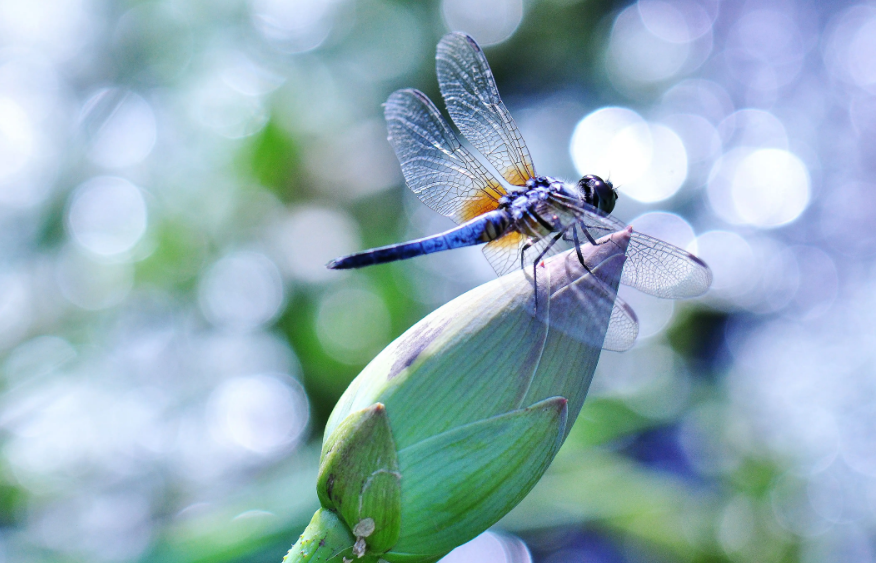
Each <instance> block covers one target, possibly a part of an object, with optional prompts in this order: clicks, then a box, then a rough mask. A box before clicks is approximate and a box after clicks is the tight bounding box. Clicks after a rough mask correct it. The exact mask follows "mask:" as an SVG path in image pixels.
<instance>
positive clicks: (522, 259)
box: [520, 238, 535, 270]
mask: <svg viewBox="0 0 876 563" xmlns="http://www.w3.org/2000/svg"><path fill="white" fill-rule="evenodd" d="M533 244H535V240H533V239H532V238H529V239H527V241H526V244H524V245H523V248H521V249H520V269H521V270H522V269H523V268H525V267H526V262H525V259H526V251H527V250H529V249H530V248H532V245H533Z"/></svg>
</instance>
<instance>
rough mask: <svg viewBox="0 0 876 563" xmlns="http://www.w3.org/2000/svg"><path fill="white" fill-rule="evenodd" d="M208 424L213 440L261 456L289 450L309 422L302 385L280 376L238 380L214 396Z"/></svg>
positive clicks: (226, 382) (221, 386)
mask: <svg viewBox="0 0 876 563" xmlns="http://www.w3.org/2000/svg"><path fill="white" fill-rule="evenodd" d="M207 416H208V424H209V428H210V431H211V434H212V435H213V438H214V439H215V440H217V441H218V442H220V443H223V444H229V445H232V446H235V447H238V448H242V449H245V450H249V451H252V452H255V453H258V454H262V455H270V454H275V453H278V452H280V451H285V450H288V449H289V448H290V447H292V446H293V445H295V443H296V442H298V440H299V439H300V438H301V437H302V435H303V434H304V431H305V429H306V428H307V422H308V419H309V407H308V403H307V395H306V394H305V393H304V388H303V387H302V386H301V384H300V383H298V382H297V381H295V380H294V379H292V378H291V377H288V376H283V375H281V374H259V375H247V376H239V377H234V378H232V379H229V380H227V381H225V382H223V383H222V384H221V385H220V386H219V387H218V388H217V389H216V390H215V391H214V392H213V393H212V395H211V397H210V401H209V405H208V409H207Z"/></svg>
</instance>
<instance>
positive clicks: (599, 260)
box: [285, 229, 630, 563]
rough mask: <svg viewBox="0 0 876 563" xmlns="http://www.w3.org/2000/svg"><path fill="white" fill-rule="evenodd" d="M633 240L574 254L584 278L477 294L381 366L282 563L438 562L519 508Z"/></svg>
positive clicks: (559, 434)
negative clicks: (315, 502) (300, 532)
mask: <svg viewBox="0 0 876 563" xmlns="http://www.w3.org/2000/svg"><path fill="white" fill-rule="evenodd" d="M629 237H630V231H629V230H628V229H625V230H623V231H619V232H617V233H614V234H613V235H611V236H610V237H606V238H604V239H602V240H601V241H600V242H602V243H604V244H598V245H596V246H585V247H582V252H583V253H584V258H585V262H586V263H587V264H588V265H589V268H588V269H585V268H584V267H582V266H581V264H580V263H579V260H578V257H577V256H576V254H575V253H574V252H571V253H565V254H562V255H560V256H557V257H554V258H552V259H550V260H547V261H546V262H545V263H543V264H540V265H539V266H538V268H537V272H536V277H537V283H536V284H535V285H536V286H537V287H536V289H533V280H532V271H531V270H530V271H528V272H527V271H518V272H515V273H513V274H509V275H507V276H504V277H502V278H500V279H498V280H495V281H493V282H490V283H487V284H484V285H482V286H480V287H478V288H475V289H473V290H471V291H469V292H468V293H466V294H464V295H462V296H460V297H458V298H456V299H454V300H453V301H451V302H450V303H448V304H446V305H444V306H443V307H441V308H440V309H438V310H436V311H435V312H433V313H432V314H430V315H429V316H427V317H426V318H425V319H423V320H422V321H420V322H419V323H417V324H416V325H414V326H413V327H412V328H411V329H409V330H408V331H407V332H405V333H404V334H403V335H402V336H400V337H399V338H398V339H396V340H395V341H394V342H392V343H391V344H390V345H389V346H388V347H387V348H386V349H384V350H383V351H382V352H381V353H380V354H378V356H377V357H376V358H375V359H374V360H373V361H372V362H371V363H370V364H369V365H368V366H367V367H365V369H364V370H363V371H362V373H360V374H359V376H358V377H357V378H356V379H355V380H354V381H353V382H352V383H351V384H350V386H349V388H348V389H347V391H346V392H345V393H344V395H343V396H342V397H341V399H340V400H339V401H338V404H337V405H336V406H335V409H334V411H333V412H332V414H331V417H330V418H329V421H328V424H327V425H326V429H325V439H324V442H323V453H322V458H321V462H320V472H319V478H318V483H317V492H318V495H319V499H320V503H321V504H322V506H323V508H322V509H320V511H318V512H317V514H316V515H315V516H314V519H313V521H312V522H311V523H310V525H309V526H308V527H307V530H305V533H304V535H302V536H301V538H300V539H299V541H298V543H296V544H295V546H293V548H292V550H290V552H289V554H288V555H287V558H286V560H285V561H288V562H289V563H293V562H303V561H320V562H322V561H333V562H334V561H337V562H338V563H342V562H345V561H352V560H356V561H362V562H367V563H379V562H380V561H385V562H388V563H414V562H431V561H436V560H438V559H440V558H441V557H443V556H444V555H445V554H447V553H448V552H450V551H451V550H452V549H453V548H455V547H457V546H459V545H461V544H463V543H465V542H467V541H469V540H471V539H472V538H474V537H475V536H477V535H478V534H480V533H481V532H483V531H484V530H486V529H487V528H488V527H490V526H491V525H493V524H494V523H495V522H497V521H498V520H499V519H500V518H501V517H502V516H504V515H505V514H506V513H507V512H508V511H509V510H511V509H512V508H513V507H514V506H515V505H517V503H519V502H520V501H521V500H522V499H523V497H524V496H526V494H527V493H528V492H529V491H530V490H531V489H532V487H533V486H535V484H536V482H537V481H538V480H539V479H540V478H541V476H542V474H543V473H544V472H545V470H546V469H547V468H548V466H549V465H550V463H551V461H552V460H553V458H554V456H555V455H556V453H557V451H558V450H559V448H560V446H561V445H562V443H563V440H564V439H565V438H566V436H567V435H568V432H569V430H570V429H571V426H572V424H573V423H574V421H575V418H577V416H578V413H579V412H580V410H581V407H582V405H583V403H584V397H585V395H586V394H587V389H588V387H589V385H590V380H591V378H592V376H593V372H594V370H595V369H596V362H597V360H598V359H599V354H600V351H601V348H602V345H603V340H604V338H605V335H606V330H607V328H608V325H609V322H610V319H611V318H612V315H611V312H612V305H613V302H614V296H615V294H616V292H617V286H618V283H619V280H620V277H621V271H622V269H623V263H624V258H625V251H626V246H627V243H628V242H629ZM588 270H589V271H588ZM612 322H613V321H612ZM314 546H316V547H314Z"/></svg>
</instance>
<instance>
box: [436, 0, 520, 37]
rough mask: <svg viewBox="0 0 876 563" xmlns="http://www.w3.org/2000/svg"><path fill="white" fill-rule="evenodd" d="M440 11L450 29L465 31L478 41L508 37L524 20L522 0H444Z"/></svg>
mask: <svg viewBox="0 0 876 563" xmlns="http://www.w3.org/2000/svg"><path fill="white" fill-rule="evenodd" d="M441 13H442V14H444V21H445V23H446V24H447V28H448V29H450V30H451V31H464V32H466V33H468V34H469V35H471V36H472V37H474V38H475V40H476V41H477V42H478V43H479V44H480V45H481V46H484V45H494V44H496V43H501V42H502V41H504V40H506V39H508V38H509V37H511V36H512V35H513V34H514V32H515V31H516V30H517V27H518V26H519V25H520V22H521V21H522V20H523V0H443V1H442V2H441Z"/></svg>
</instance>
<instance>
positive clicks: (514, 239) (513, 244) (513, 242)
mask: <svg viewBox="0 0 876 563" xmlns="http://www.w3.org/2000/svg"><path fill="white" fill-rule="evenodd" d="M523 238H524V236H523V235H522V234H520V233H519V232H517V231H511V232H509V233H507V234H505V235H504V236H501V237H499V238H497V239H496V240H494V241H493V242H491V243H490V244H493V245H495V246H501V247H502V248H515V249H516V248H517V247H518V246H520V243H521V242H522V241H523Z"/></svg>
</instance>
